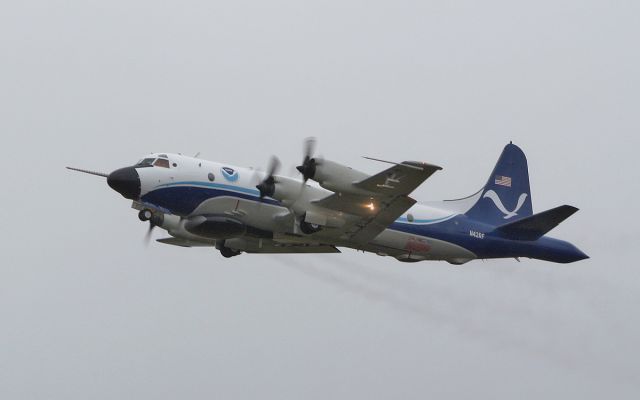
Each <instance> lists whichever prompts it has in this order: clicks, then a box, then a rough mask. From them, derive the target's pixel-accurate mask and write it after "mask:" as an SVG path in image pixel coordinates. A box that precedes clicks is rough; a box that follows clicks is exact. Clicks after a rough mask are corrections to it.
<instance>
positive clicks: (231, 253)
mask: <svg viewBox="0 0 640 400" xmlns="http://www.w3.org/2000/svg"><path fill="white" fill-rule="evenodd" d="M220 254H222V257H224V258H231V257H235V256H238V255H240V252H239V251H238V250H234V249H230V248H228V247H226V246H222V247H220Z"/></svg>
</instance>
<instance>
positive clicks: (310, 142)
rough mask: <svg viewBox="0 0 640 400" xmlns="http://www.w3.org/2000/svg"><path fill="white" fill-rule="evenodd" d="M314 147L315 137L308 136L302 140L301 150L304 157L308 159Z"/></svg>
mask: <svg viewBox="0 0 640 400" xmlns="http://www.w3.org/2000/svg"><path fill="white" fill-rule="evenodd" d="M315 147H316V138H314V137H308V138H306V139H305V140H304V144H303V151H304V159H305V160H308V159H310V158H311V156H312V155H313V152H314V150H315Z"/></svg>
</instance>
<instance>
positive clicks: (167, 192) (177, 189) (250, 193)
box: [141, 181, 280, 216]
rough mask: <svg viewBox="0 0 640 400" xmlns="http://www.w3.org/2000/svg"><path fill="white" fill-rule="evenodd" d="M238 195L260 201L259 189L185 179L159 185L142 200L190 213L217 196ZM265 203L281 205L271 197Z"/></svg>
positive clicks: (179, 211)
mask: <svg viewBox="0 0 640 400" xmlns="http://www.w3.org/2000/svg"><path fill="white" fill-rule="evenodd" d="M222 196H228V197H237V198H241V199H245V200H252V201H256V202H259V201H260V192H259V191H257V190H253V189H249V188H245V187H241V186H234V185H225V184H220V183H210V182H197V181H184V182H175V183H167V184H164V185H158V186H157V187H156V188H155V189H153V190H152V191H150V192H149V193H147V194H145V195H143V196H142V197H141V200H142V201H143V202H145V203H149V204H153V205H155V206H158V207H161V208H164V209H167V210H169V211H171V213H173V214H176V215H182V216H185V215H189V214H191V213H192V212H193V211H194V210H195V209H196V208H197V207H198V206H199V205H200V204H202V203H203V202H204V201H206V200H209V199H213V198H216V197H222ZM262 202H263V203H266V204H273V205H280V202H279V201H277V200H274V199H272V198H270V197H265V198H263V199H262Z"/></svg>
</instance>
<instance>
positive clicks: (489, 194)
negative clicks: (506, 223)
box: [482, 190, 528, 219]
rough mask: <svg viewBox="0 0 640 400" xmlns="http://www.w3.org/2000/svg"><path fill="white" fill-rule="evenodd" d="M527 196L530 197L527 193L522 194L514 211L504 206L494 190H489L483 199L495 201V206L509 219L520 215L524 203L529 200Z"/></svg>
mask: <svg viewBox="0 0 640 400" xmlns="http://www.w3.org/2000/svg"><path fill="white" fill-rule="evenodd" d="M527 196H528V195H527V194H526V193H522V194H521V195H520V197H519V198H518V204H516V208H515V209H514V210H513V211H509V210H507V208H506V207H505V206H504V204H502V200H500V197H498V194H497V193H496V192H494V191H493V190H487V192H486V193H485V194H484V196H482V198H483V199H484V198H485V197H488V198H490V199H491V200H492V201H493V204H495V205H496V207H497V208H498V210H500V212H501V213H503V214H504V219H509V218H513V217H515V216H516V215H518V211H519V210H520V208H522V206H523V205H524V202H525V200H526V199H527Z"/></svg>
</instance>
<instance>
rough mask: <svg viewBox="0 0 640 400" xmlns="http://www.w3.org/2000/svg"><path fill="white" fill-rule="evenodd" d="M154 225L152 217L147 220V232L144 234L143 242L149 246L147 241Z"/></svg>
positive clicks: (149, 240)
mask: <svg viewBox="0 0 640 400" xmlns="http://www.w3.org/2000/svg"><path fill="white" fill-rule="evenodd" d="M155 227H156V224H154V223H153V219H150V220H149V229H148V230H147V233H146V234H145V235H144V244H145V246H149V242H151V233H152V232H153V228H155Z"/></svg>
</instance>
